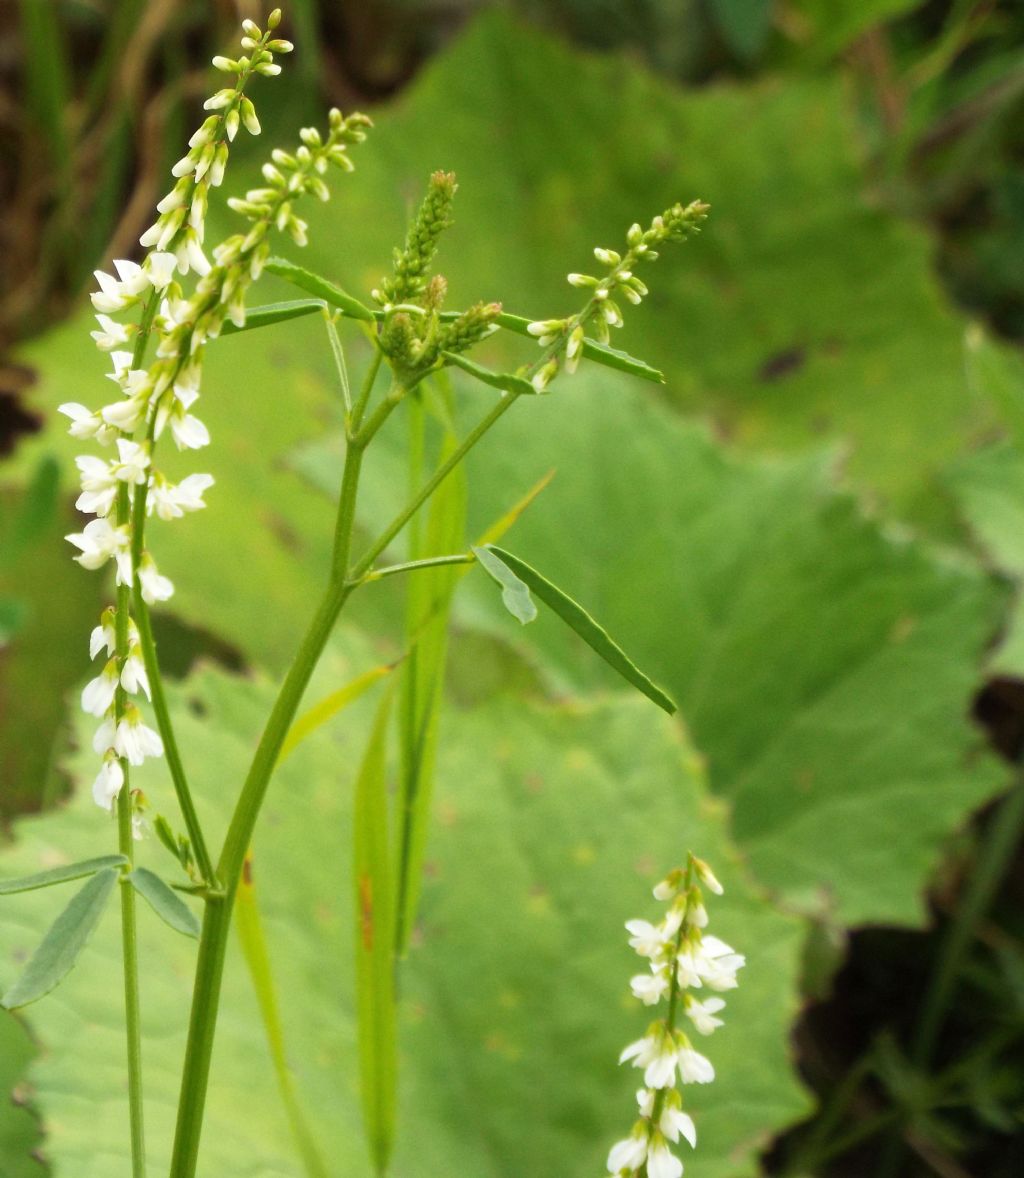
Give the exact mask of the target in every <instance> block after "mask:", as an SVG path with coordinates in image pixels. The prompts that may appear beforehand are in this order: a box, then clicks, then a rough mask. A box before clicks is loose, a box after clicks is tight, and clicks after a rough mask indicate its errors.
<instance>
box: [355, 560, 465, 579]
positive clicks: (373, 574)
mask: <svg viewBox="0 0 1024 1178" xmlns="http://www.w3.org/2000/svg"><path fill="white" fill-rule="evenodd" d="M475 563H476V557H475V556H473V555H472V553H469V552H456V553H453V554H452V555H451V556H425V557H424V558H423V559H422V560H405V561H402V563H401V564H389V565H385V566H384V567H383V568H379V569H372V570H371V571H370V572H368V573H367V574H366V575H365V576H364V577H363V578H362V579H361V580H360V581H357V582H355V584H357V585H367V584H369V583H370V582H371V581H381V580H383V579H384V578H385V577H393V576H395V574H396V573H414V572H416V571H417V569H436V568H438V567H440V566H442V565H446V564H475Z"/></svg>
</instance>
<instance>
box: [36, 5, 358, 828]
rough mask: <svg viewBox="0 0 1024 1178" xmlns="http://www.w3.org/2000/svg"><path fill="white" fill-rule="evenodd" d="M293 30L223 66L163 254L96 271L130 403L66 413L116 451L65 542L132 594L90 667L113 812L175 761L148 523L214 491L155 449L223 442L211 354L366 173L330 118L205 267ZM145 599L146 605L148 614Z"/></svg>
mask: <svg viewBox="0 0 1024 1178" xmlns="http://www.w3.org/2000/svg"><path fill="white" fill-rule="evenodd" d="M279 21H280V12H279V11H276V10H275V12H273V13H272V14H271V15H270V17H269V19H268V31H267V32H263V31H262V30H260V29H259V28H258V27H257V26H256V25H255V24H254V23H253V22H252V21H245V22H243V33H244V36H243V37H242V48H243V50H245V51H246V53H245V55H243V56H241V57H239V58H238V59H237V60H235V59H232V58H227V57H217V58H215V59H214V63H213V64H214V66H215V67H216V68H217V69H219V70H221V71H223V72H225V73H229V74H233V75H235V81H234V85H233V86H232V87H229V88H226V89H222V90H220V91H218V92H217V93H216V94H215V95H214V96H213V97H212V98H210V99H209V100H208V101H207V103H206V109H207V110H209V111H210V112H211V113H210V115H209V117H208V118H207V119H206V121H205V122H204V123H203V124H202V126H201V127H200V128H199V130H198V131H197V132H196V133H195V134H194V135H193V136H192V138H191V140H190V141H189V151H188V153H187V154H186V155H185V156H184V157H183V158H182V159H181V160H179V161H178V163H177V164H176V165H175V166H174V168H173V169H172V170H173V173H174V176H175V177H176V182H175V185H174V187H173V189H172V190H171V191H170V192H169V193H168V194H167V196H165V197H164V198H163V199H162V200H161V201H160V202H159V204H158V205H157V210H158V213H159V216H158V218H157V220H156V221H155V222H154V224H153V225H151V226H150V228H149V229H147V230H146V232H145V233H144V234H143V235H142V237H141V238H140V243H141V244H142V245H143V246H145V247H147V248H148V249H149V250H150V252H149V253H148V254H147V256H146V257H145V258H144V260H143V261H142V262H141V263H135V262H131V261H123V260H118V261H116V262H115V263H114V270H115V273H116V277H115V276H114V275H111V274H106V273H102V272H97V280H98V283H99V290H98V291H96V292H95V293H94V294H93V296H92V301H93V306H94V308H95V310H96V312H97V316H96V318H97V322H98V324H99V330H98V331H94V332H93V333H92V335H93V338H94V339H95V341H96V345H97V347H98V348H99V349H100V350H101V351H105V352H109V353H111V361H112V364H113V372H111V373H110V374H109V378H110V380H111V381H113V382H114V384H115V385H116V386H117V388H118V389H119V391H120V397H119V398H117V399H115V400H113V401H111V402H110V403H109V404H106V405H104V406H102V407H101V408H99V409H97V410H90V409H89V408H87V407H86V406H85V405H81V404H79V403H77V402H72V403H68V404H65V405H61V406H60V411H61V412H62V413H64V414H65V415H66V416H67V417H68V418H69V419H70V422H71V424H70V427H69V432H70V433H71V434H72V436H73V437H76V438H81V439H89V440H91V441H93V442H95V443H96V444H98V445H100V446H104V447H107V448H108V451H109V450H113V451H114V453H113V454H111V455H110V456H109V457H106V458H102V457H98V456H96V455H84V456H82V457H79V458H78V459H76V463H77V465H78V469H79V472H80V475H81V487H82V492H81V494H80V496H79V498H78V501H77V507H78V509H79V510H80V511H82V512H84V513H85V514H87V515H92V516H94V517H95V518H93V519H92V520H90V522H88V523H87V524H86V525H85V526H84V527H83V529H82V530H81V531H80V532H76V533H73V534H72V535H70V536H68V537H67V538H68V540H69V541H70V542H71V543H72V544H73V545H74V546H75V547H76V548H77V549H78V550H79V551H78V554H77V555H76V557H75V559H76V560H77V561H78V563H79V564H81V565H82V566H83V567H84V568H87V569H101V568H103V567H105V566H106V565H107V563H108V562H109V561H113V562H114V564H115V583H116V584H117V586H118V587H119V588H118V599H117V604H116V605H115V606H111V607H109V608H108V609H107V610H105V611H104V613H103V616H102V618H101V619H100V624H99V626H97V627H96V629H95V630H94V631H93V634H92V638H91V641H90V654H91V657H92V658H94V659H95V658H97V657H98V656H99V655H100V654H101V652H105V654H106V659H107V661H106V662H105V663H104V665H103V668H102V670H101V671H100V673H99V674H98V675H97V676H96V677H95V678H93V679H92V680H91V681H90V682H89V683H88V684H87V685H86V687H85V689H84V691H83V693H82V706H83V708H84V710H85V711H86V712H88V713H89V714H90V715H93V716H96V717H97V718H98V719H99V720H100V726H99V728H98V730H97V732H96V735H95V738H94V741H93V747H94V748H95V750H96V752H97V753H98V754H99V755H100V756H101V757H102V765H101V768H100V771H99V774H98V776H97V778H96V781H95V783H94V785H93V797H94V798H95V800H96V802H97V804H99V805H100V806H103V807H104V808H106V809H111V808H112V807H113V803H114V801H115V799H116V798H117V796H118V794H119V793H120V791H121V789H122V788H123V787H124V784H125V782H126V780H127V770H128V766H130V765H139V764H141V763H142V762H143V760H144V759H145V758H147V757H154V756H160V755H161V754H162V751H163V743H162V741H161V738H160V736H159V734H158V733H157V732H156V731H154V730H153V729H152V728H150V727H149V726H147V725H146V724H145V723H144V721H143V718H142V714H141V712H140V711H139V709H138V707H137V706H136V703H134V702H132V699H131V697H133V696H134V697H136V698H137V697H139V696H140V695H144V696H146V697H147V698H149V697H150V694H151V678H152V677H153V675H154V672H155V663H152V662H151V663H147V657H149V658H150V659H152V657H153V656H152V649H151V646H150V648H149V649H147V642H146V638H145V635H146V632H147V631H148V625H147V626H140V624H138V623H141V622H142V621H143V620H144V619H143V616H142V611H145V610H146V609H147V607H148V606H149V605H151V604H153V603H154V602H158V601H166V600H167V599H168V598H169V597H170V596H171V595H172V594H173V592H174V585H173V584H172V582H171V580H170V579H169V578H168V577H166V576H165V575H164V574H163V573H161V572H160V570H159V569H158V567H157V564H156V561H155V560H154V558H153V556H152V554H151V553H150V552H149V551H148V550H147V548H146V545H145V527H146V520H147V518H148V517H149V516H152V515H156V516H157V518H158V519H161V520H173V519H178V518H180V517H181V516H183V515H185V514H186V513H188V512H194V511H198V510H200V509H202V508H203V507H204V506H205V502H204V499H203V496H204V494H205V493H206V492H207V491H208V490H209V488H210V487H211V486H212V485H213V481H214V480H213V476H212V475H209V474H201V473H196V474H190V475H188V476H186V477H185V478H183V479H182V480H181V481H180V482H178V483H172V482H171V481H169V480H168V479H167V477H166V476H165V475H164V474H163V473H162V472H161V471H160V470H158V469H157V468H156V466H155V465H154V459H155V451H156V446H157V442H158V440H159V438H160V437H161V436H163V435H164V434H165V433H169V434H170V436H171V438H172V440H173V441H174V443H175V445H176V447H177V448H178V449H179V450H198V449H200V448H201V447H203V446H205V445H207V444H208V443H209V441H210V434H209V431H208V430H207V428H206V426H205V424H204V423H203V422H202V421H201V420H200V418H199V417H197V416H196V415H195V413H194V412H193V410H194V408H195V404H196V401H197V400H198V398H199V391H200V384H201V376H202V366H203V358H204V354H205V349H206V346H207V343H208V341H210V340H212V339H215V338H216V337H217V336H218V335H219V334H220V331H221V328H222V326H223V325H224V322H225V321H226V320H227V319H230V320H231V321H232V322H233V323H234V324H235V325H236V326H237V327H243V326H244V324H245V298H246V294H247V292H248V288H249V287H250V285H251V284H252V283H253V282H254V281H255V280H256V279H257V278H258V277H259V276H260V273H261V271H262V269H263V266H264V263H265V261H266V259H267V257H268V255H269V252H270V244H269V236H270V233H271V232H272V231H273V230H274V229H278V230H284V231H287V232H288V233H289V234H290V235H291V236H292V238H293V239H294V240H295V241H296V242H298V243H299V244H303V243H304V241H305V233H306V225H305V222H303V221H302V220H301V219H300V218H299V217H297V216H296V215H295V212H294V211H293V205H294V203H295V201H296V200H297V199H298V198H300V197H302V196H304V195H307V194H313V195H315V196H317V197H319V198H320V199H322V200H326V199H327V198H328V196H329V192H328V189H327V185H326V184H325V182H324V180H323V179H322V177H323V174H324V173H325V172H326V171H327V167H328V165H329V164H334V165H336V166H339V167H341V168H342V169H343V170H345V171H351V170H352V164H351V162H350V160H349V158H348V155H347V153H346V149H347V147H348V146H350V145H351V144H354V143H359V142H360V141H361V140H362V139H363V138H364V134H365V133H364V130H363V128H364V127H365V126H366V125H367V124H368V123H369V120H368V119H366V117H365V116H363V115H358V114H357V115H352V116H350V117H349V118H343V117H342V115H341V112H340V111H337V110H332V111H331V112H330V120H329V128H328V132H327V134H326V136H321V134H320V133H319V132H318V131H317V130H316V129H314V128H306V129H305V130H303V131H302V132H301V145H300V146H299V147H298V149H297V150H296V151H295V153H294V154H289V153H287V152H283V151H275V152H274V153H273V156H272V161H273V162H271V163H267V164H265V165H264V168H263V176H264V180H265V182H266V186H265V187H263V188H259V189H255V190H253V191H250V192H249V193H247V195H246V198H245V200H231V201H229V202H228V204H229V206H230V207H231V208H233V209H234V210H235V211H237V212H239V213H241V214H242V215H243V216H244V217H245V218H246V220H247V221H248V222H249V224H248V227H247V229H246V231H245V232H243V233H237V234H235V235H233V236H231V237H229V238H228V239H227V240H226V241H224V242H222V243H221V244H220V245H218V246H217V247H216V248H215V249H213V250H212V261H211V260H210V259H209V258H208V257H207V256H206V253H205V252H204V249H203V242H204V235H205V217H206V209H207V203H208V199H209V195H210V190H211V189H213V188H216V187H218V186H219V185H220V184H221V182H222V180H223V178H224V169H225V166H226V163H227V158H228V150H229V145H230V143H231V142H232V140H233V139H234V138H235V135H236V133H237V131H238V129H239V127H240V126H244V127H245V128H246V130H247V131H249V132H250V133H251V134H253V135H256V134H259V131H260V125H259V121H258V119H257V117H256V112H255V110H254V108H253V105H252V102H251V101H250V99H249V98H248V97H246V95H245V94H244V90H245V86H246V84H247V82H248V81H249V80H250V79H251V77H252V75H253V74H263V75H266V76H273V75H274V74H277V73H279V72H280V66H278V65H277V64H275V62H274V55H275V54H279V53H287V52H290V50H291V48H292V46H291V44H290V43H289V42H288V41H285V40H282V39H280V38H276V37H274V36H272V32H273V30H274V29H275V28H276V27H277V24H278V23H279ZM190 273H192V274H195V275H196V276H197V281H196V283H195V286H194V289H193V290H192V291H191V293H187V292H186V291H185V290H184V289H183V287H182V282H181V280H182V279H183V278H184V277H185V276H187V275H189V274H190ZM126 314H127V315H129V316H131V315H134V316H135V321H134V322H123V321H122V320H121V318H119V317H121V316H125V315H126ZM150 337H152V338H153V339H154V340H155V342H156V347H155V357H154V358H153V359H152V361H151V362H150V363H149V364H148V365H147V364H145V362H144V361H145V353H146V345H147V341H148V339H149V338H150ZM132 593H136V594H137V596H136V599H135V605H134V610H133V609H132V607H131V594H132ZM140 630H141V634H142V637H140Z"/></svg>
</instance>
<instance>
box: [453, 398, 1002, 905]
mask: <svg viewBox="0 0 1024 1178" xmlns="http://www.w3.org/2000/svg"><path fill="white" fill-rule="evenodd" d="M584 406H586V408H585V409H584V408H583V407H584ZM502 424H503V425H504V426H505V427H506V428H505V429H504V430H503V431H502V436H501V437H500V438H499V437H497V436H494V437H493V438H492V439H489V440H488V441H486V442H485V443H484V444H483V446H482V448H481V450H480V452H479V454H478V456H477V460H476V461H473V462H471V466H470V484H471V486H472V487H473V491H474V499H473V502H474V504H475V509H476V511H478V512H479V515H478V517H477V519H476V521H471V529H472V527H477V526H479V524H480V522H481V521H484V520H486V519H488V518H490V517H491V516H492V515H493V514H495V513H496V512H497V511H498V510H499V509H500V504H502V503H504V502H506V501H507V499H508V498H509V497H510V496H513V495H515V494H516V493H518V491H519V490H520V489H521V488H525V487H527V486H529V485H530V484H531V482H532V481H533V480H534V479H535V478H536V477H537V476H538V474H540V473H541V472H543V471H546V470H548V469H549V468H550V467H551V466H553V465H556V466H557V467H558V474H557V476H556V478H555V479H554V481H553V482H552V484H551V487H550V488H549V489H548V491H547V492H546V494H545V502H544V505H543V507H544V509H543V510H540V511H532V512H528V513H526V514H525V515H524V517H523V518H522V519H521V520H520V521H519V523H518V524H517V525H516V530H515V533H514V543H515V546H516V549H517V551H518V552H520V553H521V554H522V556H523V557H524V558H525V559H527V560H529V561H530V562H531V563H535V564H536V565H537V566H539V567H541V568H543V569H544V570H545V573H547V574H548V575H550V576H551V577H552V578H554V579H556V580H557V582H558V583H559V585H561V586H562V587H563V588H564V589H565V590H566V591H567V592H569V593H572V594H573V595H575V596H578V597H579V598H580V599H581V600H583V601H585V602H586V603H587V606H588V608H590V609H592V610H593V612H594V614H595V616H597V617H599V618H600V619H601V621H602V623H603V624H604V625H606V626H607V627H608V629H609V630H610V631H611V632H612V633H614V634H615V635H616V636H617V637H619V638H621V640H622V642H623V643H624V644H625V645H626V647H627V649H628V650H629V652H630V654H631V655H632V656H633V657H635V658H636V660H637V662H638V663H639V664H640V665H641V666H642V667H644V669H645V671H647V672H648V673H649V674H650V675H651V676H652V677H653V678H654V679H655V680H656V681H658V682H661V683H663V684H665V686H666V687H667V688H668V689H669V690H670V691H671V693H672V695H673V697H674V698H675V699H676V701H677V702H678V704H679V706H680V709H681V711H682V714H683V715H684V716H685V717H686V721H687V723H688V724H689V725H690V726H691V728H692V730H693V732H694V735H695V739H696V740H697V741H698V742H699V744H700V746H701V748H702V749H703V750H704V751H705V753H706V754H707V756H708V758H709V764H710V774H711V781H712V785H713V786H714V787H715V788H716V790H717V791H719V792H720V793H721V794H723V795H725V796H727V797H728V798H729V799H730V802H731V804H732V807H733V822H734V832H735V834H736V835H737V837H738V838H739V840H740V842H741V844H742V846H743V847H744V849H745V851H746V852H747V853H748V854H749V855H750V857H751V861H752V863H753V865H754V867H755V869H756V871H757V873H758V874H759V875H760V876H761V878H763V879H764V880H765V882H766V883H769V884H770V885H771V886H772V887H774V888H778V889H780V890H781V891H783V892H785V893H786V894H787V895H789V896H790V897H791V898H793V899H794V900H797V901H798V902H800V903H802V904H824V905H825V906H826V907H828V908H831V909H832V910H833V911H834V912H835V913H836V914H837V915H838V917H839V918H840V919H841V920H842V921H844V922H846V923H856V922H858V921H866V920H872V921H874V920H901V921H902V920H906V921H917V920H919V919H920V918H921V915H922V912H921V906H920V893H921V889H922V886H923V884H924V881H925V880H926V878H927V875H928V872H929V870H930V869H931V867H932V866H933V865H934V863H935V862H936V860H937V857H938V855H939V852H940V850H941V847H942V844H943V841H944V840H945V838H946V837H947V836H948V835H949V833H950V832H951V831H952V830H953V829H954V828H955V827H956V825H957V824H958V823H960V822H961V821H962V820H963V818H964V816H965V814H966V813H967V811H968V810H969V809H970V808H971V807H972V806H974V805H977V804H979V803H980V802H981V801H982V800H983V799H984V798H985V797H987V796H989V795H990V794H991V793H992V792H994V791H995V790H997V789H998V788H1000V787H1001V785H1002V784H1003V782H1004V778H1003V774H1002V772H1001V771H1000V769H999V767H998V766H997V765H996V764H995V763H994V762H993V761H992V760H990V759H987V758H986V757H984V756H983V755H979V754H980V752H981V747H982V738H981V734H980V732H977V731H974V730H973V729H972V728H971V726H970V723H969V721H968V719H967V717H968V713H969V709H970V701H971V696H972V693H973V692H974V691H975V690H976V688H977V685H978V678H979V664H980V659H981V655H982V654H983V652H984V650H985V648H986V645H987V643H988V642H989V641H990V638H991V636H992V634H993V633H994V631H995V628H996V626H997V623H998V616H999V612H998V611H999V609H1000V606H1001V604H1002V601H1003V597H1002V595H1001V594H1000V593H999V592H998V591H997V589H996V588H995V587H994V586H993V585H992V584H991V583H990V582H987V581H986V580H985V578H984V577H983V576H982V575H981V574H980V573H978V572H977V571H974V570H972V569H971V568H970V567H969V566H968V565H966V563H964V562H959V561H956V560H953V559H950V558H941V557H939V556H937V555H933V554H932V553H931V552H929V550H928V549H927V547H926V546H924V545H923V544H921V543H916V542H913V541H910V540H908V539H906V538H899V537H895V536H893V537H890V536H887V535H885V534H884V533H883V532H882V531H881V530H880V529H879V527H878V526H877V525H876V524H875V523H873V522H871V521H870V520H868V519H866V518H865V517H864V516H863V515H862V513H861V512H860V510H859V509H858V507H857V505H856V504H855V503H854V502H853V501H852V500H850V499H849V498H848V497H846V496H842V495H836V494H834V493H832V492H831V491H830V489H829V481H830V480H829V475H828V470H827V468H826V466H825V464H824V463H823V462H822V460H821V458H820V457H815V458H809V459H800V460H771V461H762V462H752V461H745V460H739V459H735V458H731V457H729V456H728V455H727V453H725V452H724V451H723V449H722V448H721V447H720V446H719V445H717V444H715V443H714V442H712V441H711V440H710V439H709V438H708V437H707V436H706V434H705V433H704V432H703V431H701V430H699V429H696V428H694V427H691V426H686V425H684V424H682V423H680V422H678V421H675V420H673V419H672V418H671V417H670V416H669V415H668V414H666V413H665V412H663V411H661V410H659V409H658V408H657V407H656V406H654V405H652V404H650V403H649V401H648V400H646V399H645V398H643V397H642V396H639V395H636V394H635V393H633V392H631V391H630V390H628V389H626V388H623V387H621V386H607V385H598V384H596V383H594V382H593V381H591V382H588V383H586V384H583V383H581V384H578V385H575V386H573V385H569V386H567V387H566V388H565V389H564V390H563V392H562V393H560V394H558V395H555V396H553V397H551V398H547V399H545V400H544V401H543V402H541V401H537V400H533V401H530V402H525V401H524V402H523V403H522V404H520V405H517V406H516V409H515V411H514V412H513V413H510V414H509V415H508V417H507V418H506V419H505V421H503V423H502ZM471 581H472V579H467V581H466V588H467V590H469V591H470V592H472V593H473V606H472V610H471V611H468V612H467V614H466V615H464V616H477V617H479V616H480V613H479V611H481V610H483V609H484V607H485V605H486V607H487V608H488V609H489V610H490V613H491V616H493V604H488V603H487V601H486V598H487V594H486V592H481V591H479V590H480V589H484V590H485V589H486V586H482V587H479V589H478V588H474V587H473V586H472V584H471ZM524 640H526V639H524ZM528 641H529V642H530V643H531V644H534V645H539V646H540V647H541V648H542V649H543V650H544V651H545V652H546V653H547V654H548V655H550V656H552V657H554V659H555V660H556V661H557V662H558V664H559V665H560V666H561V667H562V668H563V669H564V671H565V673H566V674H568V675H569V676H570V677H571V679H572V680H573V681H575V682H577V683H581V682H582V683H596V682H600V683H607V682H608V677H607V673H606V672H603V671H602V670H601V668H600V666H599V664H596V663H595V660H594V659H593V657H592V655H591V654H590V652H589V651H587V650H586V649H585V648H583V647H582V646H581V644H579V643H578V642H576V641H574V640H573V636H572V635H570V634H568V633H567V631H566V630H565V628H564V627H563V626H562V625H561V624H560V623H557V622H554V623H553V622H552V621H551V620H550V619H547V618H545V617H544V616H543V615H542V616H541V618H540V619H539V620H538V622H537V623H536V624H535V626H533V627H531V632H530V634H529V636H528ZM886 832H888V833H886Z"/></svg>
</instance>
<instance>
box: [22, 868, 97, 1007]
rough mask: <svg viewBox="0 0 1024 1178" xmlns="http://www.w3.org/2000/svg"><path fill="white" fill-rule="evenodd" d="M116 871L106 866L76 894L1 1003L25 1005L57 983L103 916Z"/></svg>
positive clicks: (75, 959)
mask: <svg viewBox="0 0 1024 1178" xmlns="http://www.w3.org/2000/svg"><path fill="white" fill-rule="evenodd" d="M118 874H119V872H118V869H117V868H116V867H106V868H104V869H103V870H102V871H99V872H97V873H96V874H95V875H94V876H93V877H92V878H91V879H90V880H89V881H88V882H87V883H86V885H85V886H84V887H83V888H82V889H81V890H80V891H78V892H76V893H75V895H74V896H73V897H72V898H71V902H70V903H69V904H68V906H67V907H66V908H65V909H64V911H63V912H62V913H61V914H60V916H58V917H57V919H56V920H55V921H54V922H53V924H52V925H50V928H49V930H48V931H47V933H46V936H45V937H43V939H42V941H41V942H40V943H39V948H38V949H36V951H35V953H33V954H32V958H31V960H30V961H29V963H28V965H27V966H26V967H25V971H24V973H23V974H22V975H21V977H20V978H18V980H17V981H16V982H15V983H14V985H13V986H12V987H11V988H10V989H9V990H8V991H7V993H6V994H5V995H4V996H3V999H2V1000H0V1005H2V1006H5V1007H6V1008H7V1009H8V1010H15V1009H16V1008H17V1007H19V1006H28V1004H29V1003H30V1002H35V1001H36V1000H37V999H39V998H42V997H43V996H44V995H45V994H49V992H50V991H51V990H53V989H55V988H56V987H57V986H59V985H60V983H61V982H62V981H63V980H64V978H65V977H67V975H68V973H70V971H71V969H72V968H73V967H74V964H75V962H76V961H77V960H78V954H79V953H80V952H81V951H82V949H83V947H84V946H85V943H86V942H87V941H88V940H89V937H90V936H91V935H92V931H93V929H94V928H95V927H96V925H97V923H98V921H99V919H100V917H101V916H102V915H103V909H104V908H105V907H106V904H107V901H108V900H109V899H110V893H111V892H112V891H113V890H114V885H115V884H116V883H117V877H118Z"/></svg>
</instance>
